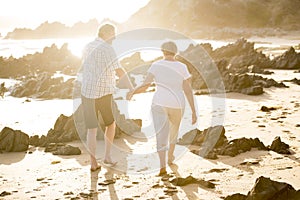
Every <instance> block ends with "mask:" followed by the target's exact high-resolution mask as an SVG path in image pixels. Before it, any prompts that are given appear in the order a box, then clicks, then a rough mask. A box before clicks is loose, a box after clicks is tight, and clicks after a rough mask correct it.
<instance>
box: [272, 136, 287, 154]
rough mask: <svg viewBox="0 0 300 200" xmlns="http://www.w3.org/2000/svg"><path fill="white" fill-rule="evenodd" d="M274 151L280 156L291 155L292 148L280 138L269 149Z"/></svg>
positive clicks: (276, 138)
mask: <svg viewBox="0 0 300 200" xmlns="http://www.w3.org/2000/svg"><path fill="white" fill-rule="evenodd" d="M269 148H270V149H271V150H272V151H275V152H277V153H279V154H291V151H290V149H289V148H290V146H289V145H288V144H286V143H284V142H282V141H281V139H280V137H278V136H277V137H275V139H274V140H273V142H272V144H271V146H270V147H269Z"/></svg>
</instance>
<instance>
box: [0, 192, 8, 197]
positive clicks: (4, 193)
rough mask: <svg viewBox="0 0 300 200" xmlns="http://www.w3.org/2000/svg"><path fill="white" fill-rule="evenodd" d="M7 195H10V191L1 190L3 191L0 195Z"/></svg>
mask: <svg viewBox="0 0 300 200" xmlns="http://www.w3.org/2000/svg"><path fill="white" fill-rule="evenodd" d="M8 195H11V193H10V192H6V191H3V192H1V194H0V197H5V196H8Z"/></svg>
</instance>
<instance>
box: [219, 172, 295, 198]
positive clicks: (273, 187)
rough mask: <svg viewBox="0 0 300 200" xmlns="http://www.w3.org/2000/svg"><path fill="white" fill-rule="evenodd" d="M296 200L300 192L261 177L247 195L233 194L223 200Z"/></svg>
mask: <svg viewBox="0 0 300 200" xmlns="http://www.w3.org/2000/svg"><path fill="white" fill-rule="evenodd" d="M271 199H272V200H284V199H289V200H297V199H300V190H297V191H296V190H295V189H294V188H293V186H291V185H290V184H288V183H283V182H277V181H273V180H271V179H270V178H266V177H264V176H261V177H259V178H257V179H256V182H255V184H254V186H253V188H252V189H251V190H250V191H249V192H248V194H247V195H243V194H239V193H237V194H233V195H230V196H227V197H226V198H225V199H224V200H271Z"/></svg>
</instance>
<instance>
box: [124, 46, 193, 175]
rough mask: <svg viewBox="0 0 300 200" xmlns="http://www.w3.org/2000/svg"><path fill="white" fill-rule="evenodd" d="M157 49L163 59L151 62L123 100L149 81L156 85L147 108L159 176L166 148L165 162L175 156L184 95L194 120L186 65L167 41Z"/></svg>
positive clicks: (141, 88)
mask: <svg viewBox="0 0 300 200" xmlns="http://www.w3.org/2000/svg"><path fill="white" fill-rule="evenodd" d="M161 50H162V52H163V55H164V58H163V59H161V60H159V61H156V62H154V63H153V64H152V65H151V67H150V68H149V70H148V74H147V76H146V78H145V81H144V83H143V84H142V85H141V86H139V87H136V88H135V89H134V90H133V91H132V92H129V93H128V94H127V99H131V98H132V96H133V95H134V94H138V93H142V92H145V91H146V89H147V88H148V87H149V86H150V85H151V83H152V82H153V81H154V82H155V84H156V87H157V88H156V92H155V94H154V96H153V101H152V106H151V111H152V116H153V123H154V129H155V132H156V134H157V135H156V144H157V152H158V155H159V160H160V172H159V175H160V176H161V175H165V174H166V173H167V171H166V151H167V150H168V163H169V164H172V162H173V161H174V159H175V157H174V150H175V144H176V142H177V137H178V130H179V126H180V123H181V119H182V115H183V112H184V108H185V98H184V94H185V95H186V97H187V100H188V102H189V105H190V107H191V110H192V124H195V123H196V121H197V116H196V110H195V105H194V98H193V92H192V89H191V85H190V80H191V75H190V73H189V71H188V69H187V67H186V65H184V64H183V63H180V62H178V61H176V60H175V55H176V53H177V46H176V44H175V43H174V42H171V41H170V42H166V43H164V44H162V46H161ZM168 143H169V144H170V145H168Z"/></svg>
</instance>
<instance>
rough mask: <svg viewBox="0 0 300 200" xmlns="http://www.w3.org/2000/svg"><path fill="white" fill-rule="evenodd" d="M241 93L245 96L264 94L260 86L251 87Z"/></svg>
mask: <svg viewBox="0 0 300 200" xmlns="http://www.w3.org/2000/svg"><path fill="white" fill-rule="evenodd" d="M241 93H243V94H247V95H261V94H263V93H264V89H263V88H262V87H261V86H253V87H249V88H244V89H242V90H241Z"/></svg>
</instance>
